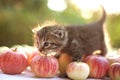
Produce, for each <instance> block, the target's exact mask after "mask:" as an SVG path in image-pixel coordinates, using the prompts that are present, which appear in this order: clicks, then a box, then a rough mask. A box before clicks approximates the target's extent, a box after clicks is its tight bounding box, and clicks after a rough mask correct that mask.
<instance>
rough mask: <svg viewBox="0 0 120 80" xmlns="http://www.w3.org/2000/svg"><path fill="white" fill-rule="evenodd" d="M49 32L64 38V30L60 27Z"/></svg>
mask: <svg viewBox="0 0 120 80" xmlns="http://www.w3.org/2000/svg"><path fill="white" fill-rule="evenodd" d="M51 33H52V34H53V35H55V36H56V37H58V38H60V39H63V38H64V30H62V29H56V30H54V31H52V32H51Z"/></svg>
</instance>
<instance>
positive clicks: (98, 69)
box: [84, 55, 109, 78]
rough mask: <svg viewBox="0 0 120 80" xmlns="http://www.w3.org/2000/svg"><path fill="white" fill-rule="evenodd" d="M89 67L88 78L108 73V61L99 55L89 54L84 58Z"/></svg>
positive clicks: (103, 75) (100, 76) (99, 76)
mask: <svg viewBox="0 0 120 80" xmlns="http://www.w3.org/2000/svg"><path fill="white" fill-rule="evenodd" d="M84 61H85V62H86V63H87V64H88V65H89V67H90V75H89V77H90V78H104V77H105V76H107V75H108V69H109V62H108V60H107V59H106V58H105V57H103V56H100V55H90V56H87V57H86V58H85V60H84Z"/></svg>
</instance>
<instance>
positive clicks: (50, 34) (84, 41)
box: [35, 9, 107, 60]
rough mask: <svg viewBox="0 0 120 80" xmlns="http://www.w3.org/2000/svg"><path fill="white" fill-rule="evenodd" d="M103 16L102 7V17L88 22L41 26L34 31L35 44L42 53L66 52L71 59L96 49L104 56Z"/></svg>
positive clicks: (91, 52) (104, 16)
mask: <svg viewBox="0 0 120 80" xmlns="http://www.w3.org/2000/svg"><path fill="white" fill-rule="evenodd" d="M105 18H106V12H105V10H104V9H103V15H102V18H101V19H100V20H98V21H95V22H92V23H89V24H84V25H65V26H63V25H58V24H54V25H48V26H43V27H41V29H39V30H37V31H36V33H35V44H36V46H37V48H38V49H39V51H40V52H42V53H43V54H48V53H51V52H56V55H60V54H61V53H67V54H69V55H70V56H72V57H73V60H77V59H81V57H82V56H87V55H90V54H93V52H94V51H96V50H100V51H101V55H103V56H104V55H105V54H106V52H107V50H106V45H105V40H104V32H103V24H104V22H105Z"/></svg>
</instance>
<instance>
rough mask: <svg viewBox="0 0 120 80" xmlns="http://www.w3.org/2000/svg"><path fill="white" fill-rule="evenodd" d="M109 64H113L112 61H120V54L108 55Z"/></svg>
mask: <svg viewBox="0 0 120 80" xmlns="http://www.w3.org/2000/svg"><path fill="white" fill-rule="evenodd" d="M107 59H108V61H109V64H110V65H111V64H112V63H116V62H117V63H120V56H119V55H118V56H108V57H107Z"/></svg>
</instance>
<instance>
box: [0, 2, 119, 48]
mask: <svg viewBox="0 0 120 80" xmlns="http://www.w3.org/2000/svg"><path fill="white" fill-rule="evenodd" d="M47 2H48V1H47V0H1V1H0V46H13V45H16V44H20V45H21V44H28V45H33V42H34V41H33V33H32V28H34V27H35V26H37V25H38V24H42V23H43V22H44V21H46V20H55V21H56V22H58V23H61V24H84V23H87V22H90V21H94V20H96V19H98V18H99V17H98V15H100V14H99V13H98V12H94V14H95V15H94V16H93V17H92V18H91V19H84V18H83V17H82V16H81V11H80V10H78V8H76V7H75V6H74V5H72V4H71V3H70V2H69V0H66V4H67V8H66V9H65V10H64V11H63V12H56V11H53V10H51V9H49V8H48V6H47ZM119 22H120V15H119V14H117V15H107V23H106V24H107V29H108V33H109V35H110V40H111V43H112V46H113V47H116V48H118V47H120V35H119V34H120V23H119Z"/></svg>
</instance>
